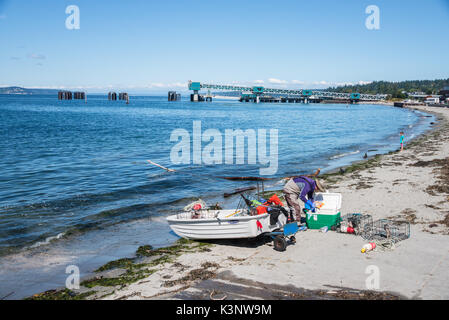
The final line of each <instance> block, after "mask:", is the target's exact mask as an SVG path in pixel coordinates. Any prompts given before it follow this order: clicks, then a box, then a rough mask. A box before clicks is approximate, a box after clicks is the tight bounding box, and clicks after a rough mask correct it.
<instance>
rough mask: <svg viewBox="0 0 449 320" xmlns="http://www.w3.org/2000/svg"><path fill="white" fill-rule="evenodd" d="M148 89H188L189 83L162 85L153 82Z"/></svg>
mask: <svg viewBox="0 0 449 320" xmlns="http://www.w3.org/2000/svg"><path fill="white" fill-rule="evenodd" d="M145 88H147V89H166V88H181V89H187V83H182V82H174V83H162V82H152V83H150V84H149V85H147V86H145Z"/></svg>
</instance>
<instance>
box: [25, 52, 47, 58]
mask: <svg viewBox="0 0 449 320" xmlns="http://www.w3.org/2000/svg"><path fill="white" fill-rule="evenodd" d="M28 58H30V59H36V60H45V59H46V57H45V56H44V55H43V54H40V53H30V54H28Z"/></svg>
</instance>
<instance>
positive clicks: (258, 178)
mask: <svg viewBox="0 0 449 320" xmlns="http://www.w3.org/2000/svg"><path fill="white" fill-rule="evenodd" d="M147 162H148V163H149V164H152V165H154V166H157V167H159V168H161V169H164V170H166V171H168V172H176V170H174V169H170V168H167V167H164V166H162V165H160V164H157V163H156V162H153V161H151V160H147ZM320 171H321V169H320V168H318V169H317V170H316V171H315V173H313V174H309V175H302V176H305V177H309V178H315V177H316V176H318V175H319V174H320ZM300 176H301V175H299V176H290V177H284V178H281V179H291V178H296V177H300ZM214 178H218V179H226V180H231V181H269V180H274V179H279V178H263V177H224V176H218V177H214ZM235 193H238V192H235Z"/></svg>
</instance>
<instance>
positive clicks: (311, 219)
mask: <svg viewBox="0 0 449 320" xmlns="http://www.w3.org/2000/svg"><path fill="white" fill-rule="evenodd" d="M306 219H307V221H306V223H307V228H309V229H320V228H322V227H328V228H329V229H330V228H331V227H332V226H334V225H336V224H338V222H339V221H340V212H338V213H336V214H318V213H312V212H307V217H306Z"/></svg>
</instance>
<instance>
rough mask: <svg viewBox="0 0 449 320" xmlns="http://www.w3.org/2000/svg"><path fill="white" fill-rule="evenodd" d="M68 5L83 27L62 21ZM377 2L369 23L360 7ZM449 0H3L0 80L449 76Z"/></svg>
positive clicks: (54, 84) (137, 87) (112, 82)
mask: <svg viewBox="0 0 449 320" xmlns="http://www.w3.org/2000/svg"><path fill="white" fill-rule="evenodd" d="M68 5H77V6H78V7H79V9H80V29H79V30H68V29H67V28H66V26H65V21H66V18H67V16H68V15H67V14H66V13H65V10H66V7H67V6H68ZM369 5H376V6H378V7H379V10H380V29H379V30H368V29H367V28H366V27H365V20H366V18H367V17H368V14H366V13H365V9H366V7H367V6H369ZM448 35H449V0H428V1H414V0H409V1H404V0H387V1H380V0H369V1H363V0H341V1H335V0H330V1H325V0H322V1H319V0H318V1H303V0H295V1H292V0H289V1H287V0H278V1H265V0H258V1H250V0H248V1H242V0H240V1H234V0H227V1H215V0H208V1H205V0H189V1H182V0H178V1H170V0H165V1H152V0H150V1H149V0H146V1H145V0H129V1H124V0H109V1H103V0H82V1H77V0H70V1H65V0H51V1H50V0H27V1H20V0H0V43H1V50H0V86H8V85H19V86H25V87H47V88H84V89H85V90H87V91H88V92H104V91H107V90H109V89H110V88H115V89H127V90H129V91H130V92H133V91H134V92H142V93H145V92H166V91H167V90H168V89H175V90H182V89H183V88H184V87H185V84H186V82H187V81H188V80H190V79H191V80H194V81H201V82H213V83H223V84H233V83H235V84H244V85H252V84H255V83H261V84H263V85H265V86H267V87H270V86H271V87H288V88H325V87H328V86H333V85H339V84H343V83H358V82H365V81H373V80H389V81H400V80H412V79H436V78H448V77H449V59H448V57H449V54H448V52H449V41H448Z"/></svg>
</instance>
